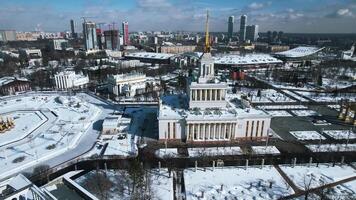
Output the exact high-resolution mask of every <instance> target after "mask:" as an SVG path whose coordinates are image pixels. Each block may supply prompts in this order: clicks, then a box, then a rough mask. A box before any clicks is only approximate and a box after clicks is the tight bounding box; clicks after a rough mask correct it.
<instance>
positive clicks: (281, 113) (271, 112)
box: [265, 110, 292, 117]
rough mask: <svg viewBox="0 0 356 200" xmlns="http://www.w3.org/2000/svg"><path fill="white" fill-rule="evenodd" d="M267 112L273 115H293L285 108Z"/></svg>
mask: <svg viewBox="0 0 356 200" xmlns="http://www.w3.org/2000/svg"><path fill="white" fill-rule="evenodd" d="M265 112H266V113H267V114H269V115H271V116H272V117H292V115H291V114H289V113H288V112H287V111H285V110H268V111H265Z"/></svg>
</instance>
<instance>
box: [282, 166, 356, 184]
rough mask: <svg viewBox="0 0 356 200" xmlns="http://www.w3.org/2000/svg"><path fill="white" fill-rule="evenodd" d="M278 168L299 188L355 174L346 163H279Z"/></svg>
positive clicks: (326, 182)
mask: <svg viewBox="0 0 356 200" xmlns="http://www.w3.org/2000/svg"><path fill="white" fill-rule="evenodd" d="M280 168H281V169H282V170H283V171H284V172H285V173H286V174H287V175H288V177H289V178H290V179H291V180H292V181H293V182H294V184H295V185H296V186H297V187H299V188H300V189H306V188H309V189H310V188H315V187H319V186H322V185H325V184H328V183H333V182H336V181H340V180H343V179H346V178H350V177H353V176H356V170H355V169H353V168H352V167H350V166H348V165H342V166H339V165H335V166H334V167H333V166H332V164H319V166H318V167H317V166H316V164H312V165H311V166H310V167H308V166H307V165H296V166H295V167H291V166H284V165H281V166H280Z"/></svg>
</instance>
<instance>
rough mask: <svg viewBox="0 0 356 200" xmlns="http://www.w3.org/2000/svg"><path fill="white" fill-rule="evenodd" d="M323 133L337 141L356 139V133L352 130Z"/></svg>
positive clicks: (326, 131)
mask: <svg viewBox="0 0 356 200" xmlns="http://www.w3.org/2000/svg"><path fill="white" fill-rule="evenodd" d="M323 132H324V133H325V134H327V135H328V136H330V137H332V138H334V139H337V140H341V139H356V133H354V132H352V131H350V130H324V131H323Z"/></svg>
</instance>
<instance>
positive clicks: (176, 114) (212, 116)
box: [159, 94, 268, 121]
mask: <svg viewBox="0 0 356 200" xmlns="http://www.w3.org/2000/svg"><path fill="white" fill-rule="evenodd" d="M236 98H237V95H232V94H228V95H226V102H227V104H226V105H227V106H226V107H224V108H210V109H191V110H189V109H188V105H187V104H188V97H187V96H185V95H169V96H164V97H162V99H161V100H162V102H161V105H160V112H159V118H160V119H180V118H182V117H183V118H187V119H189V120H221V121H224V120H225V121H226V120H235V119H236V118H239V117H242V118H243V117H248V116H251V117H252V116H253V117H257V118H260V117H266V116H267V117H268V115H267V114H266V113H264V112H263V111H261V110H257V109H254V108H244V107H243V106H241V105H240V104H237V103H235V102H236Z"/></svg>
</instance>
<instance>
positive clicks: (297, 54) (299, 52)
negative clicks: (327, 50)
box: [275, 46, 324, 58]
mask: <svg viewBox="0 0 356 200" xmlns="http://www.w3.org/2000/svg"><path fill="white" fill-rule="evenodd" d="M323 49H324V48H319V47H305V46H299V47H297V48H294V49H290V50H288V51H282V52H278V53H275V55H276V56H280V57H286V58H301V57H305V56H310V55H312V54H315V53H317V52H319V51H321V50H323Z"/></svg>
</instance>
